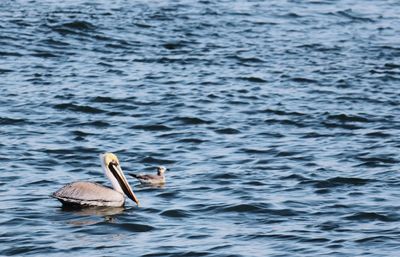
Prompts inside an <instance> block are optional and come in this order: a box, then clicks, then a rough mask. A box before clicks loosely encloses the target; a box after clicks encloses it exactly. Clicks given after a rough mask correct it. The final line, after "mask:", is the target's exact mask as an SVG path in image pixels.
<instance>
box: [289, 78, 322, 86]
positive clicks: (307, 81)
mask: <svg viewBox="0 0 400 257" xmlns="http://www.w3.org/2000/svg"><path fill="white" fill-rule="evenodd" d="M291 81H293V82H297V83H304V84H318V81H317V80H315V79H309V78H303V77H295V78H291Z"/></svg>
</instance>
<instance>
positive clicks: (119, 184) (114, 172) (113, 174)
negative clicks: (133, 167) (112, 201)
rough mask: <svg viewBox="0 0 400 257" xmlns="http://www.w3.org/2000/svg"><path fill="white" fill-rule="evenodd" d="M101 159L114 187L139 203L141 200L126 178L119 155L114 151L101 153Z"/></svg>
mask: <svg viewBox="0 0 400 257" xmlns="http://www.w3.org/2000/svg"><path fill="white" fill-rule="evenodd" d="M100 160H101V166H102V167H103V170H104V172H105V173H106V175H107V177H108V179H109V180H110V181H111V183H112V184H113V187H114V189H115V190H116V191H118V192H120V193H122V194H125V195H126V196H128V197H129V198H130V199H131V200H132V201H134V202H135V203H136V204H137V205H139V200H138V199H137V198H136V196H135V194H134V193H133V191H132V188H131V186H130V185H129V183H128V181H127V180H126V178H125V175H124V173H123V172H122V168H121V165H120V164H119V160H118V158H117V156H116V155H115V154H113V153H103V154H100Z"/></svg>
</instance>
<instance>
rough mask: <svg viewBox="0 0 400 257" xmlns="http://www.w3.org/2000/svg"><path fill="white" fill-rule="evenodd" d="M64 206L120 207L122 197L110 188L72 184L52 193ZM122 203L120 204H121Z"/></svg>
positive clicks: (86, 183)
mask: <svg viewBox="0 0 400 257" xmlns="http://www.w3.org/2000/svg"><path fill="white" fill-rule="evenodd" d="M53 197H55V198H57V199H58V200H60V201H61V202H62V203H64V204H68V203H70V204H79V205H94V206H105V205H108V206H121V205H122V204H123V203H124V200H125V199H124V196H123V195H122V194H121V193H119V192H117V191H115V190H112V189H111V188H108V187H105V186H102V185H100V184H97V183H92V182H73V183H70V184H67V185H65V186H63V187H62V188H60V189H59V190H58V191H56V192H54V193H53ZM121 202H122V203H121Z"/></svg>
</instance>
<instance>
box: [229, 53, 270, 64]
mask: <svg viewBox="0 0 400 257" xmlns="http://www.w3.org/2000/svg"><path fill="white" fill-rule="evenodd" d="M228 58H231V59H234V60H237V61H238V62H239V63H244V64H247V63H255V64H260V63H264V62H265V60H263V59H262V58H259V57H243V56H239V55H234V56H229V57H228Z"/></svg>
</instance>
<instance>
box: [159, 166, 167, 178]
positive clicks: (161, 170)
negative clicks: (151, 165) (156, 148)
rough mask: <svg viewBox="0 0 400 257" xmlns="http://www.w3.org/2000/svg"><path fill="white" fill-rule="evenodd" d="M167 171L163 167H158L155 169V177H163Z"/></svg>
mask: <svg viewBox="0 0 400 257" xmlns="http://www.w3.org/2000/svg"><path fill="white" fill-rule="evenodd" d="M166 170H167V168H165V167H164V166H158V167H157V175H158V176H162V175H164V172H165V171H166Z"/></svg>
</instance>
